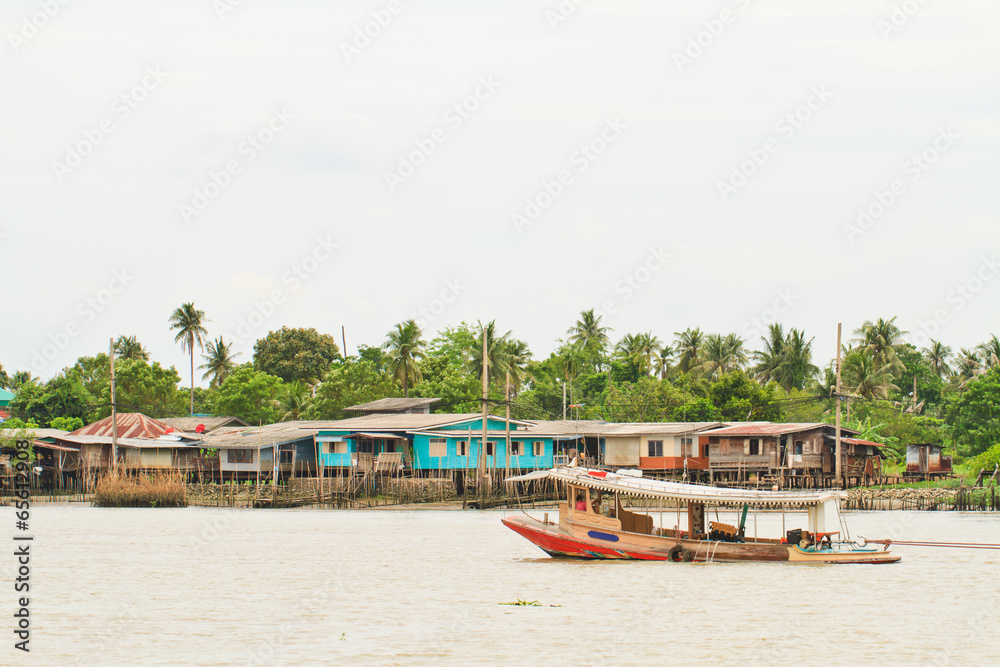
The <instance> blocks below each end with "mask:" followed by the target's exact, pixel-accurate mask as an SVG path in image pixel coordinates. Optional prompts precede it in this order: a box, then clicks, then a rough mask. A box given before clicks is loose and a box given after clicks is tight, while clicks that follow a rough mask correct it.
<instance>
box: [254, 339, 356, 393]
mask: <svg viewBox="0 0 1000 667" xmlns="http://www.w3.org/2000/svg"><path fill="white" fill-rule="evenodd" d="M338 359H340V350H339V349H338V348H337V342H336V340H334V338H333V336H331V335H330V334H321V333H319V332H318V331H316V329H312V328H310V329H290V328H288V327H281V329H280V330H279V331H271V332H269V333H268V334H267V336H265V337H264V338H261V339H260V340H258V341H257V342H256V343H255V344H254V346H253V367H254V368H256V369H257V370H258V371H261V372H263V373H268V374H269V375H274V376H276V377H279V378H281V379H282V380H284V381H285V382H294V381H295V380H302V381H303V382H315V381H316V380H318V379H320V378H322V377H324V376H325V375H326V373H327V372H328V371H329V370H330V365H331V364H332V363H333V362H334V361H336V360H338Z"/></svg>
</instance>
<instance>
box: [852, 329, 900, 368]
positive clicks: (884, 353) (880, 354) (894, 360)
mask: <svg viewBox="0 0 1000 667" xmlns="http://www.w3.org/2000/svg"><path fill="white" fill-rule="evenodd" d="M906 333H908V332H906V331H901V330H900V328H899V327H898V326H896V318H895V317H893V318H892V319H889V320H886V319H883V318H881V317H880V318H879V319H878V320H876V321H875V322H872V321H871V320H866V321H865V322H864V324H862V325H861V328H859V329H857V330H855V332H854V335H856V336H859V338H857V339H856V340H857V342H859V343H861V344H862V347H864V348H865V349H867V350H868V351H869V352H871V355H872V359H873V361H875V363H877V364H878V365H879V366H880V367H881V366H886V367H888V368H889V371H890V372H891V373H892V374H893V375H894V376H895V375H896V374H897V373H899V372H900V371H903V370H905V368H906V367H905V366H904V365H903V362H902V361H900V359H899V357H898V356H897V354H896V353H897V352H898V351H899V350H901V349H902V348H903V347H904V346H905V345H906V343H905V342H904V341H903V334H906Z"/></svg>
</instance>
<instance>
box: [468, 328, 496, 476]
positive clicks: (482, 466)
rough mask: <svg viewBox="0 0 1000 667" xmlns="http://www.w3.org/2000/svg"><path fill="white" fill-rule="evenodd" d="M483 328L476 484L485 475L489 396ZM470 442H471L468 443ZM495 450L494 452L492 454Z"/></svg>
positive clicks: (486, 353)
mask: <svg viewBox="0 0 1000 667" xmlns="http://www.w3.org/2000/svg"><path fill="white" fill-rule="evenodd" d="M482 330H483V411H482V421H483V439H482V441H481V442H480V443H479V462H480V465H479V475H478V479H477V486H478V485H479V484H481V483H482V481H483V478H484V477H485V476H486V442H487V440H488V438H489V435H488V433H487V428H486V425H487V414H486V401H487V399H488V398H489V381H488V378H489V364H490V361H489V357H488V350H487V346H486V327H485V326H483V327H482ZM469 444H470V445H471V444H472V443H471V442H470V443H469ZM495 455H496V452H494V456H495Z"/></svg>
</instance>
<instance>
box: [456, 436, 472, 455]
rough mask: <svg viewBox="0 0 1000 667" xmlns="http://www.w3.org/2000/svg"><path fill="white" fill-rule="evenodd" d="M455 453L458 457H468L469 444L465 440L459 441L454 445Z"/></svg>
mask: <svg viewBox="0 0 1000 667" xmlns="http://www.w3.org/2000/svg"><path fill="white" fill-rule="evenodd" d="M455 451H456V452H458V455H459V456H468V455H469V442H468V441H467V440H459V441H458V442H456V443H455Z"/></svg>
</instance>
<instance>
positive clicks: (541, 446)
mask: <svg viewBox="0 0 1000 667" xmlns="http://www.w3.org/2000/svg"><path fill="white" fill-rule="evenodd" d="M531 453H532V454H534V455H535V456H543V455H544V454H545V441H543V440H535V441H534V442H533V443H531Z"/></svg>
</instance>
